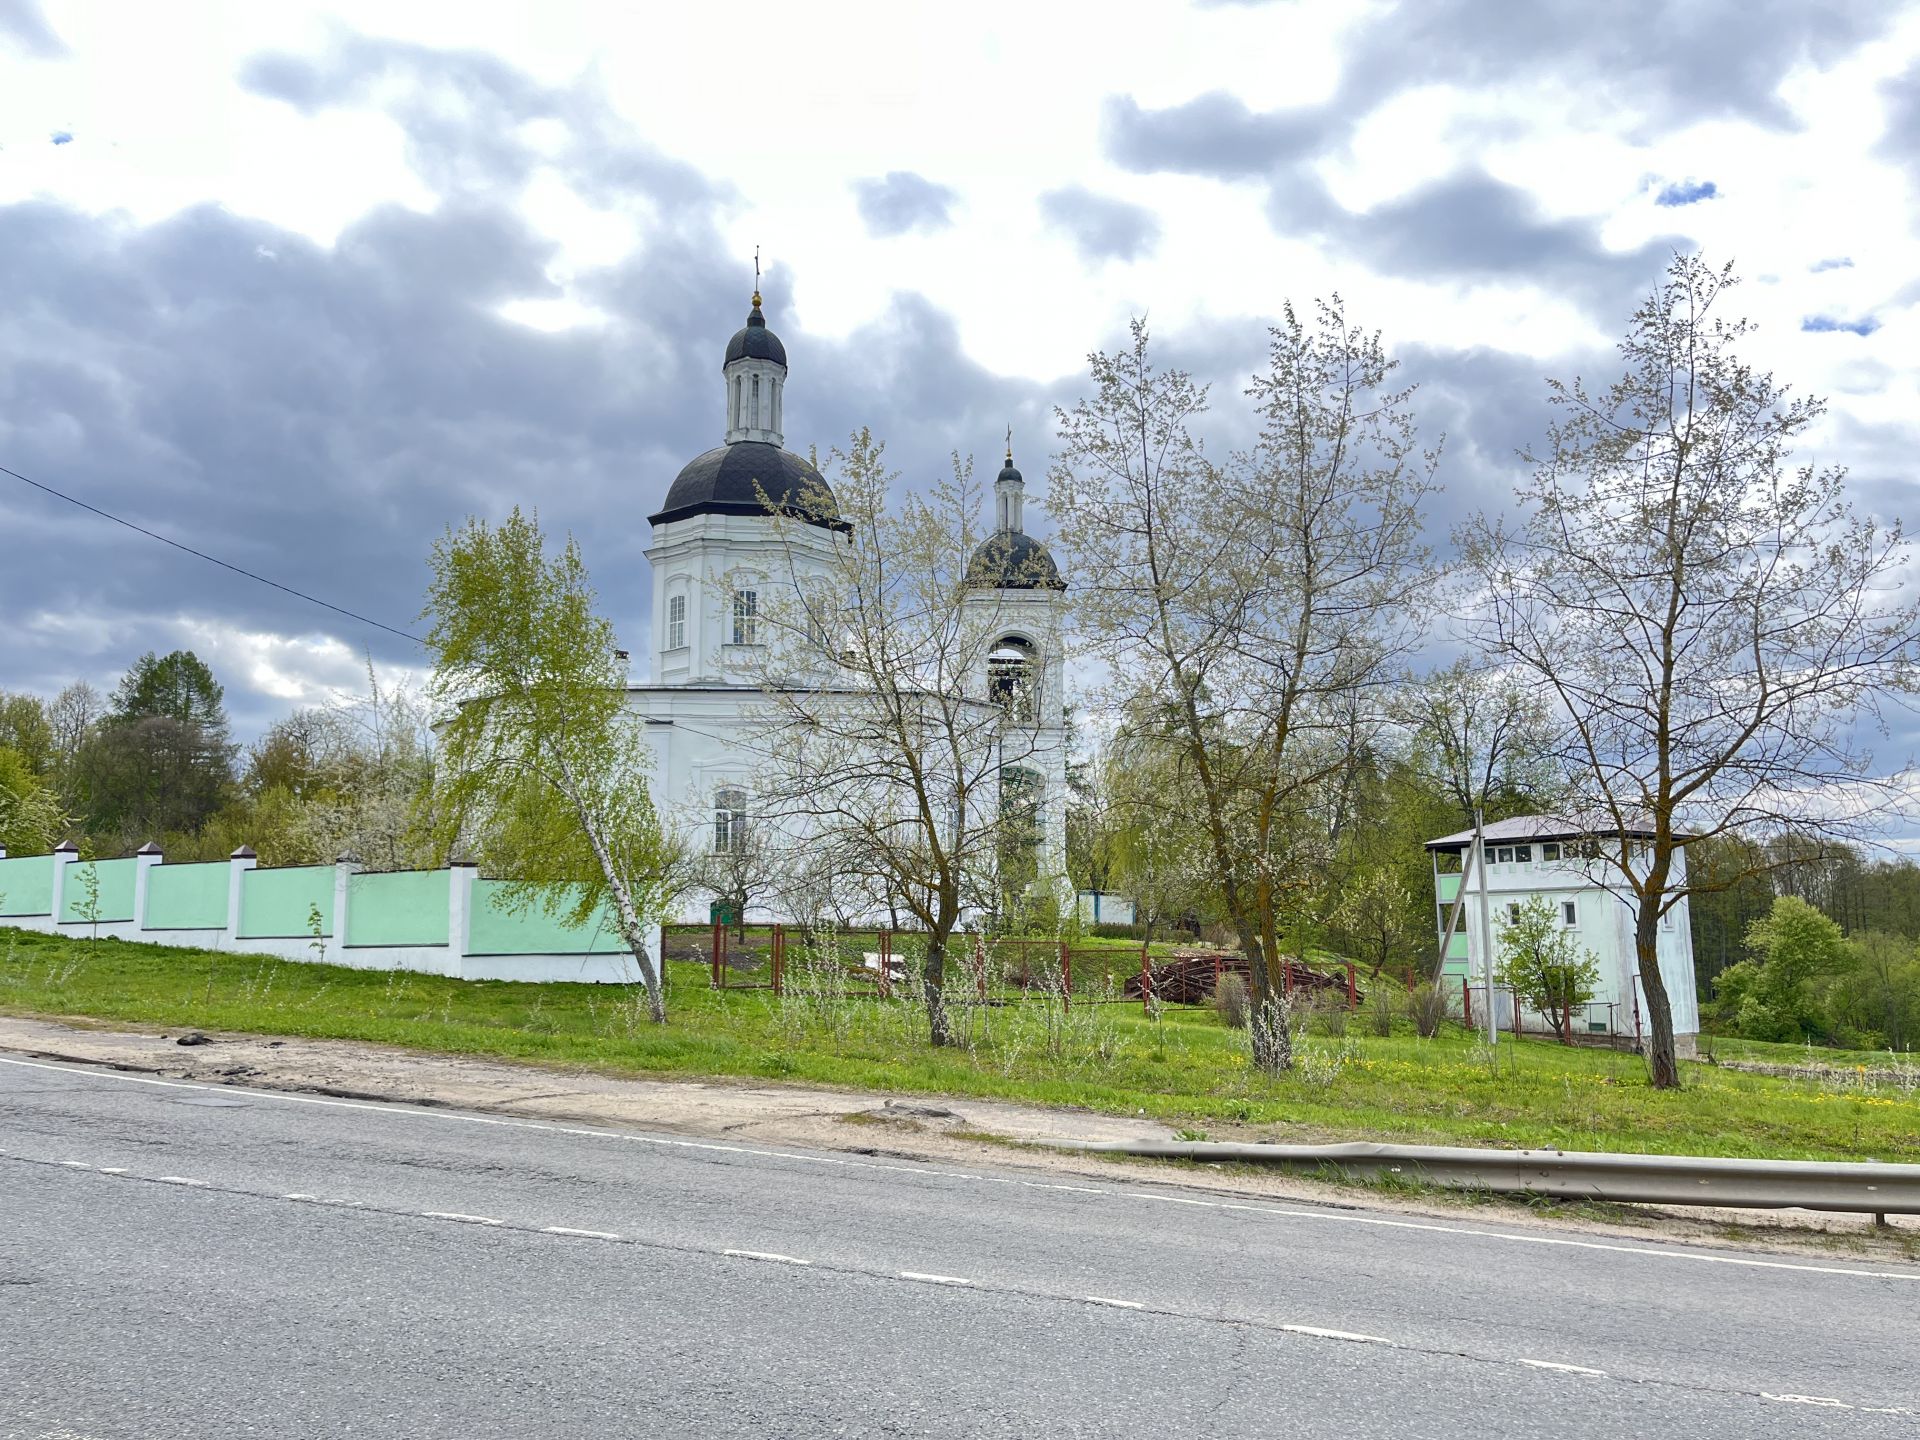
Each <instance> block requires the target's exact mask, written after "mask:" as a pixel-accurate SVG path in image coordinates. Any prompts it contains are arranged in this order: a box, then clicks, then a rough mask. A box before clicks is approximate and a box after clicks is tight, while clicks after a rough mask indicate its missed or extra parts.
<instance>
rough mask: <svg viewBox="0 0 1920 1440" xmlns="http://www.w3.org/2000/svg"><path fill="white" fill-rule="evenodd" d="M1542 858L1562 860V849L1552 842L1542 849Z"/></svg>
mask: <svg viewBox="0 0 1920 1440" xmlns="http://www.w3.org/2000/svg"><path fill="white" fill-rule="evenodd" d="M1540 858H1541V859H1542V860H1558V859H1559V858H1560V847H1559V846H1558V845H1555V844H1553V843H1552V842H1549V843H1547V844H1545V845H1542V846H1541V847H1540Z"/></svg>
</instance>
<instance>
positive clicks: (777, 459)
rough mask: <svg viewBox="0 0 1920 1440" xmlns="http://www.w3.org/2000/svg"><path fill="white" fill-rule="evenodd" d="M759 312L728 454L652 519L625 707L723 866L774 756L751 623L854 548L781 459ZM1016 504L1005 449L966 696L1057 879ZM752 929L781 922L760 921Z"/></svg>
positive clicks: (1033, 613) (680, 821) (670, 807)
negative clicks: (649, 604)
mask: <svg viewBox="0 0 1920 1440" xmlns="http://www.w3.org/2000/svg"><path fill="white" fill-rule="evenodd" d="M761 307H762V302H761V297H760V295H759V294H758V293H757V292H756V293H755V294H754V297H753V308H752V311H751V312H750V313H749V314H748V316H747V323H746V324H745V325H744V326H742V327H741V329H740V330H739V331H738V332H737V333H736V334H735V335H734V337H733V338H732V340H730V341H729V342H728V344H727V348H726V355H725V359H724V360H723V361H722V364H721V376H722V379H723V382H724V392H723V400H724V410H725V415H726V427H725V438H724V441H723V443H721V444H720V445H718V446H716V447H715V448H713V449H712V450H709V451H707V452H706V453H705V454H702V455H699V456H696V457H695V458H694V459H692V460H690V461H688V462H687V464H686V465H685V466H684V467H683V468H682V469H681V471H680V473H679V475H677V476H676V477H675V478H674V481H673V483H672V484H671V485H670V486H668V487H667V492H666V495H665V497H664V498H663V499H662V500H661V502H660V506H659V508H658V509H657V510H656V511H655V512H654V513H653V515H651V516H650V517H649V523H650V524H651V525H652V529H653V543H652V544H651V545H650V546H649V547H648V549H647V552H646V554H647V560H648V563H649V565H650V566H651V567H652V571H653V621H652V635H651V664H650V667H649V669H650V675H651V680H650V683H648V684H645V685H635V686H631V687H629V691H628V696H629V703H630V704H631V706H632V707H633V709H634V710H635V711H637V712H638V713H639V714H640V715H641V716H643V717H644V719H645V721H646V726H647V740H648V743H649V745H650V747H651V749H652V754H653V772H652V774H651V776H650V777H649V778H650V786H651V791H652V795H653V798H654V802H655V804H656V805H657V806H658V807H659V809H660V811H661V813H662V815H663V817H665V818H666V820H667V822H668V823H669V824H671V825H673V826H675V827H677V828H678V829H679V830H680V831H681V832H682V833H683V834H685V835H687V836H688V838H689V840H690V842H691V843H692V845H693V846H694V847H695V849H696V852H697V853H709V854H710V853H713V852H715V851H721V852H724V851H725V850H726V849H727V847H728V845H729V844H730V843H732V840H733V837H734V836H735V835H736V834H737V833H740V827H741V826H742V825H743V823H744V822H745V821H746V820H747V817H749V816H751V815H753V814H754V813H755V798H754V797H755V794H756V789H757V787H756V780H755V777H756V773H758V772H761V771H762V770H763V768H764V767H765V766H767V765H768V764H769V763H770V762H771V760H772V758H773V757H772V756H771V755H770V754H769V753H768V752H769V750H770V749H771V748H773V746H774V745H776V744H777V741H771V740H770V739H769V735H768V722H767V717H768V715H769V714H770V713H771V711H772V708H773V707H771V706H770V705H769V703H768V697H767V695H766V693H765V692H764V691H763V689H762V688H761V685H762V677H761V675H760V673H759V671H760V667H759V665H758V661H759V660H760V658H761V654H762V647H763V646H765V645H766V643H767V642H768V640H769V638H770V637H769V635H768V634H767V633H765V624H764V617H765V616H767V615H769V614H770V613H772V612H773V610H774V609H775V607H777V606H778V604H779V603H780V600H781V598H782V596H783V594H784V595H792V594H793V593H794V591H795V587H796V585H804V584H806V583H807V582H808V581H809V580H816V581H817V580H825V579H826V578H827V577H828V576H829V575H830V574H831V573H832V570H833V557H834V547H836V546H843V545H847V544H850V543H851V540H850V537H849V531H850V528H851V527H850V526H849V525H848V523H847V522H846V521H845V520H843V519H842V518H841V517H840V515H839V513H838V509H837V506H836V504H835V502H834V500H833V496H832V492H831V490H830V489H829V488H828V486H827V483H826V480H825V478H824V477H823V476H822V475H821V474H820V472H819V471H818V470H816V469H815V468H814V467H813V465H812V464H810V463H809V462H808V461H806V460H805V459H803V458H801V457H800V456H799V455H796V454H794V453H793V452H792V451H790V450H787V449H785V448H784V445H785V436H784V433H783V429H782V426H783V420H784V411H785V391H786V384H787V378H788V368H787V352H786V347H785V346H784V345H783V344H781V342H780V339H779V337H778V336H777V335H775V334H774V333H773V331H772V330H771V329H769V328H768V327H767V322H766V317H765V315H764V313H763V311H762V308H761ZM1024 501H1025V484H1024V481H1023V479H1022V477H1021V474H1020V471H1019V470H1017V469H1016V468H1015V467H1014V464H1013V455H1012V447H1011V444H1009V446H1008V453H1007V461H1006V466H1005V468H1004V469H1002V470H1001V472H1000V474H999V476H998V478H997V479H996V480H995V482H994V507H995V517H994V519H995V523H994V527H993V533H992V534H991V535H989V536H988V538H987V539H986V541H985V542H984V543H983V544H981V545H980V546H979V547H978V548H977V550H976V552H975V553H974V554H973V556H972V557H971V559H970V562H969V564H968V566H967V569H966V572H965V573H966V584H967V587H968V596H967V599H966V601H965V604H966V605H967V607H968V608H969V609H973V608H975V607H977V610H978V614H979V615H980V617H981V620H982V622H983V623H985V624H988V625H991V626H992V627H994V637H993V644H992V646H991V650H992V652H993V653H992V654H991V656H990V657H989V658H988V659H987V663H986V664H985V666H984V667H983V673H981V674H980V675H979V676H977V677H976V678H975V680H974V681H972V682H970V683H969V684H968V686H967V687H966V688H967V694H968V696H969V697H971V700H972V702H973V703H977V704H978V705H979V706H980V707H981V708H982V714H983V715H990V714H991V713H992V712H995V711H997V712H998V714H999V716H1000V719H999V721H998V727H999V729H1000V731H1001V733H1002V734H1003V735H1004V736H1005V737H1006V739H1005V740H1004V741H1003V742H1002V744H1001V749H1000V751H999V752H997V753H1000V754H1005V755H1016V754H1017V755H1018V757H1019V758H1018V760H1017V761H1016V762H1009V768H1008V771H1007V772H1004V773H1003V774H1002V776H1001V780H1002V787H1001V788H1002V789H1003V791H1005V792H1006V793H1009V794H1011V793H1016V792H1017V794H1018V795H1019V797H1020V802H1021V804H1022V805H1023V806H1027V805H1032V806H1034V807H1035V812H1034V813H1035V819H1036V820H1037V825H1036V827H1035V828H1036V831H1037V834H1038V837H1039V847H1038V848H1039V868H1040V872H1041V874H1042V875H1044V876H1057V875H1059V874H1061V873H1062V872H1063V870H1064V861H1065V854H1066V829H1065V826H1066V794H1067V792H1066V758H1067V757H1066V739H1065V736H1066V729H1065V694H1064V687H1065V675H1066V667H1065V656H1064V654H1063V653H1062V646H1061V641H1060V635H1061V625H1060V610H1061V605H1062V600H1063V595H1064V592H1065V590H1066V582H1065V581H1063V580H1062V579H1061V578H1060V574H1059V571H1058V569H1057V567H1056V566H1055V565H1054V562H1053V560H1052V558H1051V557H1050V556H1049V555H1048V554H1047V550H1046V547H1045V546H1044V545H1042V544H1041V543H1040V542H1039V541H1038V540H1036V539H1034V538H1033V537H1032V536H1030V535H1028V534H1026V533H1025V530H1024V528H1023V526H1024V509H1023V507H1024ZM818 688H819V691H820V693H821V694H822V695H823V696H826V695H829V694H837V695H838V696H839V697H841V698H840V700H839V701H838V702H836V703H844V697H845V696H846V695H847V694H848V693H849V692H847V690H846V689H845V685H844V682H841V681H838V680H836V679H835V677H833V676H831V675H826V676H822V677H821V684H820V686H819V687H818ZM787 693H788V694H789V695H795V694H801V693H811V692H798V691H789V692H787ZM1014 740H1017V741H1018V743H1017V744H1015V743H1010V742H1012V741H1014ZM1016 766H1017V773H1015V767H1016ZM708 899H709V897H708V896H705V895H695V896H692V897H690V898H689V900H688V902H687V905H686V908H685V911H684V913H683V915H682V916H681V917H680V918H682V919H686V920H699V919H705V918H706V916H707V904H708ZM748 918H752V919H784V918H791V917H786V916H782V915H780V914H778V913H777V910H776V909H774V908H769V907H765V906H755V907H753V908H752V910H751V911H750V915H749V917H748Z"/></svg>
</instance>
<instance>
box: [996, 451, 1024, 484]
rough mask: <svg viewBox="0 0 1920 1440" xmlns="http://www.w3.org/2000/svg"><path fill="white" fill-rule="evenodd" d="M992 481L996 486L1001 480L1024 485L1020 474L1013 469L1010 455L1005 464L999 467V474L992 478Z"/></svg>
mask: <svg viewBox="0 0 1920 1440" xmlns="http://www.w3.org/2000/svg"><path fill="white" fill-rule="evenodd" d="M993 479H994V483H995V484H998V483H999V482H1000V481H1002V480H1012V481H1014V482H1016V483H1017V484H1022V485H1024V484H1025V483H1026V481H1025V480H1024V479H1023V478H1022V476H1021V474H1020V472H1019V471H1018V470H1016V469H1014V468H1013V456H1011V455H1009V456H1007V463H1006V464H1004V465H1002V466H1001V467H1000V473H999V474H998V475H996V476H994V477H993Z"/></svg>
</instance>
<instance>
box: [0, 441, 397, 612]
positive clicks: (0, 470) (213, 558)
mask: <svg viewBox="0 0 1920 1440" xmlns="http://www.w3.org/2000/svg"><path fill="white" fill-rule="evenodd" d="M0 475H11V476H12V477H13V478H14V479H16V480H18V481H19V482H20V483H21V484H23V485H31V486H32V487H33V488H34V489H36V490H40V491H44V492H45V493H46V494H48V495H51V496H53V497H54V498H55V499H56V500H64V501H66V502H67V503H68V504H69V505H78V506H79V507H80V508H81V509H82V510H87V511H91V512H92V513H93V514H95V515H98V516H100V517H101V518H102V519H104V520H111V521H113V523H114V524H116V525H124V526H126V527H127V529H129V530H133V531H137V532H138V533H139V534H142V535H144V536H146V537H147V538H148V539H149V540H158V541H159V542H160V543H161V544H162V545H171V546H172V547H173V548H174V549H176V550H184V551H186V552H187V554H189V555H192V556H196V557H197V558H199V559H201V560H205V561H207V562H208V563H209V564H213V565H218V566H219V567H220V568H221V569H222V570H231V571H232V572H233V573H234V574H236V575H244V576H246V577H247V579H249V580H257V581H259V582H260V583H261V584H262V585H271V586H272V587H273V588H274V589H275V590H280V591H284V592H285V593H286V594H288V595H292V596H294V597H295V598H296V599H300V600H305V601H306V602H307V603H308V604H310V605H318V606H320V607H321V608H322V609H326V610H331V611H333V612H334V613H335V614H336V615H345V616H346V617H347V618H348V619H349V620H358V621H359V622H360V623H361V624H362V625H371V626H373V628H374V629H376V630H384V631H386V632H387V633H388V634H389V635H398V636H399V637H400V638H401V639H402V640H411V641H412V642H413V643H414V644H416V645H424V644H426V643H427V642H426V641H424V640H422V639H421V638H420V637H419V636H418V635H410V634H408V633H407V632H406V631H405V630H396V629H395V628H394V627H393V626H391V625H385V624H382V623H381V622H380V621H378V620H374V619H371V618H370V617H368V616H365V615H362V614H360V613H359V612H357V611H354V610H349V609H347V608H346V606H344V605H336V604H334V603H333V602H332V601H331V600H322V599H321V598H320V597H319V596H318V595H309V594H307V592H306V591H304V590H296V589H294V588H293V586H291V585H282V584H281V583H280V582H279V581H278V580H269V579H268V578H267V577H266V576H264V575H256V574H255V573H254V572H253V571H251V570H246V569H242V568H241V567H240V566H238V565H234V564H231V563H230V562H228V561H225V560H222V559H221V558H220V557H219V556H217V555H209V554H207V552H206V551H204V550H196V549H194V548H193V547H192V546H191V545H182V544H181V543H180V542H179V541H178V540H171V539H168V538H167V537H166V536H165V535H161V534H159V533H158V532H156V531H153V530H149V529H147V528H146V526H144V525H136V524H134V523H133V521H131V520H123V519H122V518H121V517H120V516H118V515H115V514H113V513H112V512H111V511H108V510H102V509H101V508H100V507H99V506H98V505H89V504H88V503H87V502H86V501H84V500H77V499H75V498H74V497H73V496H71V495H68V494H66V493H65V492H64V491H60V490H56V489H54V488H53V487H52V486H51V485H42V484H41V483H40V482H39V481H38V480H29V479H28V478H27V477H26V476H24V475H22V474H21V473H20V472H19V471H18V470H9V469H7V467H6V466H4V465H0Z"/></svg>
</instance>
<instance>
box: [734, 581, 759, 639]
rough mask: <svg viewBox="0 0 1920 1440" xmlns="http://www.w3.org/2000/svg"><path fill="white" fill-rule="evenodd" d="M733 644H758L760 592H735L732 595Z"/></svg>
mask: <svg viewBox="0 0 1920 1440" xmlns="http://www.w3.org/2000/svg"><path fill="white" fill-rule="evenodd" d="M733 643H734V644H736V645H757V644H759V643H760V592H759V591H757V590H736V591H734V594H733Z"/></svg>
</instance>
